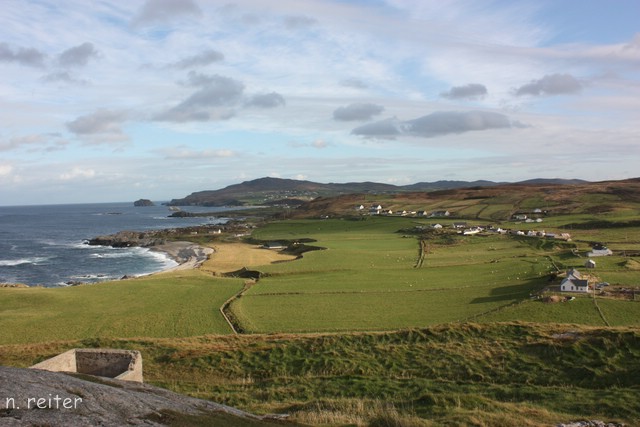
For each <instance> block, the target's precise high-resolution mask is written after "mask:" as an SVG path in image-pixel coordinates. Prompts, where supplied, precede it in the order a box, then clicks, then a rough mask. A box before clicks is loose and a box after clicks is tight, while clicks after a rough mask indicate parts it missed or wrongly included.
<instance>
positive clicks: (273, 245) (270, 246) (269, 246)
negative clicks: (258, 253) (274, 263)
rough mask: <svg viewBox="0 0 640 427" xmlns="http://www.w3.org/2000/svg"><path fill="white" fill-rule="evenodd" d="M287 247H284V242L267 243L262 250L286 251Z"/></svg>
mask: <svg viewBox="0 0 640 427" xmlns="http://www.w3.org/2000/svg"><path fill="white" fill-rule="evenodd" d="M286 247H287V246H286V245H284V244H283V243H282V242H267V243H265V244H264V245H262V249H278V250H279V249H284V248H286Z"/></svg>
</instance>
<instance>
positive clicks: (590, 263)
mask: <svg viewBox="0 0 640 427" xmlns="http://www.w3.org/2000/svg"><path fill="white" fill-rule="evenodd" d="M356 211H358V212H360V213H361V214H368V215H382V216H403V217H407V216H409V217H416V218H434V219H436V218H442V219H451V218H452V217H455V215H454V214H453V213H452V212H451V211H449V210H436V211H432V212H428V211H425V210H418V211H413V210H412V211H407V210H396V211H395V212H394V211H393V210H391V209H384V208H383V207H382V205H379V204H373V205H371V206H370V207H369V209H368V210H367V209H366V208H365V206H364V205H358V206H356ZM547 214H548V212H547V211H543V210H541V209H537V208H536V209H533V210H532V211H531V212H517V213H515V214H513V215H512V216H511V220H512V221H513V222H514V224H519V223H522V222H524V223H527V224H531V223H537V224H540V223H542V222H543V219H542V218H541V216H544V215H547ZM429 229H432V230H443V229H448V230H450V231H453V232H455V233H457V234H461V235H463V236H472V235H477V234H480V233H484V234H485V235H486V234H488V233H497V234H508V235H513V236H524V237H533V238H545V239H555V240H562V241H565V242H569V241H571V235H570V234H569V233H566V232H563V233H552V232H546V231H544V230H526V231H523V230H519V229H516V228H503V227H496V226H494V225H470V224H468V223H467V222H464V221H456V222H453V223H450V224H448V225H444V224H441V223H438V222H435V223H433V224H431V225H430V226H424V225H417V226H415V227H414V228H413V230H412V231H414V232H417V233H421V232H425V231H427V230H429ZM575 254H576V255H577V256H580V255H579V254H578V253H577V251H576V252H575ZM585 255H586V257H587V260H586V262H585V263H584V268H585V269H587V270H593V269H595V268H596V262H595V261H594V260H592V259H591V258H595V257H602V256H610V255H613V252H612V251H611V250H610V249H609V248H607V247H606V246H605V245H603V244H602V243H594V244H593V245H592V248H591V250H590V251H589V252H587V253H586V254H585ZM564 276H565V277H564V278H563V279H562V281H561V282H560V285H559V286H557V288H558V289H557V290H558V291H560V292H570V293H588V292H589V291H590V290H592V291H593V292H595V291H600V292H604V291H603V290H604V288H605V287H607V286H609V283H607V282H600V281H598V280H597V278H596V277H595V276H593V275H590V274H582V273H580V272H579V271H578V270H577V269H576V268H571V269H569V270H567V271H566V274H564ZM572 299H573V298H572V297H567V299H566V300H567V301H570V300H572Z"/></svg>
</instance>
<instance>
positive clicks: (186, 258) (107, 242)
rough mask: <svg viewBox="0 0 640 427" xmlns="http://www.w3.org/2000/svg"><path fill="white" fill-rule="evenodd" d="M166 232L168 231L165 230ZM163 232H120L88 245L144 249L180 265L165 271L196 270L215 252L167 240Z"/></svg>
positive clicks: (99, 237) (194, 244) (97, 239)
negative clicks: (160, 254)
mask: <svg viewBox="0 0 640 427" xmlns="http://www.w3.org/2000/svg"><path fill="white" fill-rule="evenodd" d="M163 231H164V232H166V230H163ZM163 231H148V232H139V231H119V232H117V233H115V234H109V235H105V236H97V237H94V238H92V239H90V240H89V241H88V242H87V244H88V245H92V246H111V247H113V248H131V247H142V248H149V249H150V250H152V251H156V252H162V253H164V254H166V255H168V256H169V257H170V258H171V259H173V260H174V261H175V262H177V263H178V266H176V267H172V268H170V269H168V270H163V272H164V271H172V270H176V269H189V268H196V267H198V266H199V265H200V264H202V263H203V262H205V261H206V260H207V259H208V258H209V255H211V254H212V253H213V252H214V251H213V249H211V248H208V247H204V246H200V245H198V244H196V243H192V242H187V241H174V240H167V239H165V238H164V237H162V234H163Z"/></svg>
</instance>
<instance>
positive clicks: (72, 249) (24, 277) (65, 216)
mask: <svg viewBox="0 0 640 427" xmlns="http://www.w3.org/2000/svg"><path fill="white" fill-rule="evenodd" d="M183 210H186V211H189V212H216V213H217V214H218V215H222V214H223V212H224V210H225V208H202V207H185V208H183ZM170 214H171V211H170V210H169V209H168V208H167V206H162V205H157V206H148V207H134V206H133V203H100V204H74V205H47V206H0V283H24V284H26V285H29V286H35V285H40V286H46V287H55V286H68V284H69V283H70V282H71V283H73V282H85V283H95V282H100V281H105V280H114V279H119V278H121V277H122V276H125V275H128V276H138V275H144V274H150V273H153V272H157V271H161V270H164V269H166V268H170V267H172V266H175V265H176V262H175V261H173V260H172V259H171V258H169V257H168V256H166V255H164V254H162V253H159V252H154V251H150V250H149V249H146V248H110V247H102V246H89V245H87V244H86V241H87V240H88V239H91V238H93V237H96V236H100V235H104V234H113V233H116V232H118V231H122V230H135V231H144V230H153V229H162V228H175V227H187V226H190V225H201V224H219V223H224V222H226V220H225V219H224V218H216V217H192V218H169V217H168V216H169V215H170Z"/></svg>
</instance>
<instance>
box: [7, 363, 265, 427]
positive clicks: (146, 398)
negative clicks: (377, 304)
mask: <svg viewBox="0 0 640 427" xmlns="http://www.w3.org/2000/svg"><path fill="white" fill-rule="evenodd" d="M196 421H197V422H203V421H205V422H206V423H204V424H198V425H220V426H223V425H270V424H271V423H269V422H268V421H267V420H263V419H262V418H260V417H257V416H255V415H252V414H249V413H247V412H244V411H240V410H238V409H235V408H232V407H229V406H225V405H220V404H217V403H213V402H210V401H206V400H200V399H195V398H191V397H187V396H183V395H180V394H177V393H173V392H170V391H168V390H164V389H161V388H158V387H154V386H151V385H148V384H141V383H136V382H128V381H119V380H112V379H109V378H102V377H90V376H83V377H77V376H75V375H73V376H72V375H71V374H63V373H58V372H48V371H41V370H36V369H19V368H11V367H5V366H0V425H2V426H11V427H13V426H45V425H46V426H52V427H58V426H64V427H74V426H97V425H100V426H123V425H133V426H136V425H145V426H161V425H167V424H177V425H190V424H191V423H192V422H196ZM185 422H186V423H188V424H185Z"/></svg>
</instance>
